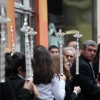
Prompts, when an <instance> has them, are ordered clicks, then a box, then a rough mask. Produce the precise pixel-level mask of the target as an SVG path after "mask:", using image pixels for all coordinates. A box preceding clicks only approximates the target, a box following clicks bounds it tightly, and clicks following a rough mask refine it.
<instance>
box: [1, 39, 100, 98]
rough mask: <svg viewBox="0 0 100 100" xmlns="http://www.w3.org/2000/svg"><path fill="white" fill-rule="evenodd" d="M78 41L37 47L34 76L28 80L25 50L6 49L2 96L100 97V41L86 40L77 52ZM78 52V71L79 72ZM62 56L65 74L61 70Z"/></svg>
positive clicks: (33, 63)
mask: <svg viewBox="0 0 100 100" xmlns="http://www.w3.org/2000/svg"><path fill="white" fill-rule="evenodd" d="M76 46H77V42H76V41H72V42H70V43H69V44H68V46H67V47H64V48H63V54H62V56H60V50H59V47H57V46H56V45H51V46H50V47H49V48H45V47H44V46H43V45H38V46H36V47H35V48H34V54H33V58H31V65H32V70H33V78H32V79H30V80H26V59H25V54H24V53H22V52H17V51H16V52H15V53H14V54H13V55H11V52H10V51H8V50H6V52H5V82H4V83H0V93H1V94H0V100H100V82H99V81H100V71H99V54H100V52H99V51H100V44H97V43H96V42H95V41H93V40H86V41H85V42H84V43H83V45H82V48H81V50H80V53H79V55H76V49H77V48H76ZM76 56H78V57H79V74H78V75H76V58H77V57H76ZM61 57H62V59H63V60H62V61H63V62H62V63H63V66H62V67H63V75H61V74H60V67H61V66H60V59H61Z"/></svg>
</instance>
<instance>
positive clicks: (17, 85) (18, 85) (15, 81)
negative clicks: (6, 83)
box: [9, 76, 40, 100]
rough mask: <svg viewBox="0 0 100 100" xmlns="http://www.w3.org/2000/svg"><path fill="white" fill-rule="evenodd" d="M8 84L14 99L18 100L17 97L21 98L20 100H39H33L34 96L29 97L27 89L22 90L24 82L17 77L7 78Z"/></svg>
mask: <svg viewBox="0 0 100 100" xmlns="http://www.w3.org/2000/svg"><path fill="white" fill-rule="evenodd" d="M9 80H10V83H11V85H12V87H13V90H14V93H15V96H16V98H17V99H18V100H19V97H23V98H24V99H22V100H40V99H38V98H36V97H35V98H34V95H31V94H30V92H29V91H28V90H27V89H23V86H24V83H25V80H23V79H22V78H21V77H19V76H12V77H10V78H9Z"/></svg>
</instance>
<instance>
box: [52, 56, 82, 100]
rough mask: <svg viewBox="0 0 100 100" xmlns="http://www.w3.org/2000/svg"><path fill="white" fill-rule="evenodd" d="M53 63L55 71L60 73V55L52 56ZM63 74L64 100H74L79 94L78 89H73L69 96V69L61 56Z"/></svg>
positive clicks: (64, 58)
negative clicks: (64, 84) (64, 83)
mask: <svg viewBox="0 0 100 100" xmlns="http://www.w3.org/2000/svg"><path fill="white" fill-rule="evenodd" d="M52 59H53V63H54V65H55V68H56V70H57V71H58V73H60V55H54V56H52ZM62 59H63V73H64V74H65V75H66V87H65V90H66V96H65V99H64V100H75V99H76V98H77V94H78V93H80V91H81V90H80V87H74V91H73V92H72V94H71V89H70V80H71V78H72V76H71V74H70V69H69V62H68V60H67V59H66V57H65V56H63V58H62Z"/></svg>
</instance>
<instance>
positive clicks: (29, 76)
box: [21, 15, 33, 80]
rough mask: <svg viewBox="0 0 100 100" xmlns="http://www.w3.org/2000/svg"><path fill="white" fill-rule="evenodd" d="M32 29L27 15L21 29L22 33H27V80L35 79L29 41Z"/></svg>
mask: <svg viewBox="0 0 100 100" xmlns="http://www.w3.org/2000/svg"><path fill="white" fill-rule="evenodd" d="M29 29H30V27H29V26H28V23H27V15H25V19H24V24H23V27H22V28H21V31H22V32H25V57H26V58H25V59H26V80H30V79H32V78H33V71H32V67H31V56H30V50H29V39H28V31H29Z"/></svg>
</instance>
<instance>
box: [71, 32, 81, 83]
mask: <svg viewBox="0 0 100 100" xmlns="http://www.w3.org/2000/svg"><path fill="white" fill-rule="evenodd" d="M73 37H75V38H76V39H77V48H76V76H78V75H79V38H81V37H82V34H79V31H77V32H76V34H75V35H73ZM77 83H78V77H76V85H77Z"/></svg>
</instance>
